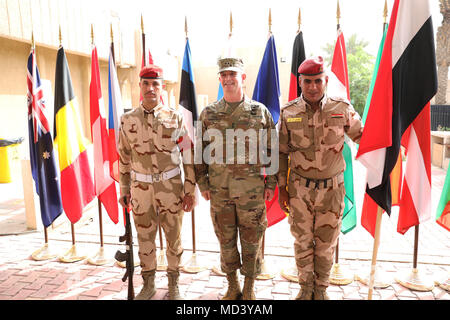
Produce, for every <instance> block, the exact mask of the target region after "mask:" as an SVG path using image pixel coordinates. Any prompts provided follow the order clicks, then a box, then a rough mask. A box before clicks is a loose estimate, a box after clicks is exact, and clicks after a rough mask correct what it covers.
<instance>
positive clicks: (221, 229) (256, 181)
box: [196, 97, 276, 278]
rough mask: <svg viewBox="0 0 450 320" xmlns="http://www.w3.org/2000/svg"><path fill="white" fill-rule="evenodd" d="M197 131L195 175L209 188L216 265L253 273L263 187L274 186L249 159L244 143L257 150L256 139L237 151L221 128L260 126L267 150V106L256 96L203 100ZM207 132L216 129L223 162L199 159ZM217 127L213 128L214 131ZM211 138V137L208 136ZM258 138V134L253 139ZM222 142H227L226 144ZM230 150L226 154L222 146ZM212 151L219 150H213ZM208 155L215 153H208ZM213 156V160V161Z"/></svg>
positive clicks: (272, 127) (263, 222)
mask: <svg viewBox="0 0 450 320" xmlns="http://www.w3.org/2000/svg"><path fill="white" fill-rule="evenodd" d="M199 120H200V122H201V124H202V132H203V134H204V135H205V136H204V137H203V146H202V154H203V157H202V158H203V159H202V163H201V164H199V165H196V177H197V183H198V186H199V189H200V191H202V192H203V191H207V190H209V191H210V192H211V218H212V222H213V225H214V231H215V233H216V236H217V238H218V240H219V242H220V257H221V267H222V271H223V272H225V273H227V274H228V273H231V272H233V271H235V270H237V269H239V268H241V273H242V274H243V275H245V276H248V277H251V278H255V277H256V275H258V274H259V273H260V271H261V270H260V269H261V266H260V262H261V254H260V253H261V250H260V247H261V243H262V237H263V235H264V231H265V229H266V227H267V218H266V208H265V202H264V197H263V196H264V189H265V188H268V189H272V190H274V189H275V187H276V177H275V175H268V176H267V177H266V179H265V178H264V175H263V174H261V172H262V171H261V169H263V168H264V165H263V164H261V161H260V159H257V161H256V163H254V164H252V161H253V160H255V159H253V160H252V159H250V154H251V152H250V148H254V149H253V150H257V146H256V145H251V146H250V144H251V143H249V141H246V142H245V152H244V153H241V152H238V144H239V142H237V139H233V141H229V140H230V139H228V142H227V139H226V135H227V133H226V132H227V130H230V129H231V130H233V132H236V131H237V130H239V129H241V130H243V131H245V130H248V129H250V130H249V131H247V132H250V131H252V132H255V133H256V134H257V135H259V134H260V132H259V130H260V129H266V130H267V131H268V132H267V136H266V135H265V136H264V139H267V140H266V141H267V151H268V153H270V151H271V138H270V131H271V130H275V125H274V123H273V120H272V116H271V114H270V112H269V111H268V110H267V108H266V107H265V106H264V105H263V104H261V103H259V102H256V101H253V100H251V99H249V98H248V97H245V98H244V100H243V101H242V102H240V103H237V104H233V105H230V104H229V103H227V102H226V101H225V100H224V99H222V100H220V101H217V102H214V103H213V104H210V105H208V106H207V107H206V108H205V109H204V110H203V112H202V113H201V115H200V119H199ZM208 130H212V131H211V133H214V132H215V133H221V135H222V137H223V141H222V142H223V143H221V144H220V147H219V148H220V149H221V151H223V155H224V156H223V163H214V161H213V163H210V164H208V162H209V161H208V159H205V154H204V152H203V151H204V150H205V149H206V148H207V147H208V145H210V141H209V140H210V138H211V137H210V135H209V132H208ZM216 130H217V131H216ZM212 140H214V139H212ZM256 141H259V140H256ZM227 145H228V146H227ZM230 146H231V147H232V148H233V150H234V153H232V154H230V152H228V155H227V147H228V149H230ZM216 152H219V151H218V150H216ZM213 156H217V154H214V155H213ZM217 162H219V161H217ZM238 232H239V235H240V239H241V248H242V262H241V259H240V255H239V251H238V248H237V236H238Z"/></svg>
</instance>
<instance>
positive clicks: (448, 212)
mask: <svg viewBox="0 0 450 320" xmlns="http://www.w3.org/2000/svg"><path fill="white" fill-rule="evenodd" d="M436 222H437V223H438V224H439V225H440V226H442V227H444V228H445V229H447V230H448V231H450V170H448V169H447V176H446V178H445V183H444V187H443V188H442V194H441V199H440V200H439V204H438V207H437V210H436Z"/></svg>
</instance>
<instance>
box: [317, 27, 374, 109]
mask: <svg viewBox="0 0 450 320" xmlns="http://www.w3.org/2000/svg"><path fill="white" fill-rule="evenodd" d="M368 44H369V43H368V42H367V41H365V40H359V39H357V36H356V34H352V35H351V36H350V38H348V39H347V40H346V43H345V49H346V51H347V66H348V77H349V81H350V99H351V103H352V105H353V107H354V108H355V110H356V111H357V112H358V113H359V115H360V116H362V115H363V112H364V106H365V104H366V98H367V94H368V92H369V87H370V81H371V80H372V73H373V68H374V63H375V57H374V56H372V55H371V54H369V53H368V52H366V51H365V50H364V49H365V48H366V47H367V45H368ZM334 46H335V43H327V44H326V45H325V46H324V47H322V49H323V50H325V52H326V56H325V57H324V58H325V61H326V62H327V63H328V65H329V66H330V65H331V61H332V60H333V53H334Z"/></svg>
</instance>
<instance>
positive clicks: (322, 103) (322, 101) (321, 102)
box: [301, 93, 328, 110]
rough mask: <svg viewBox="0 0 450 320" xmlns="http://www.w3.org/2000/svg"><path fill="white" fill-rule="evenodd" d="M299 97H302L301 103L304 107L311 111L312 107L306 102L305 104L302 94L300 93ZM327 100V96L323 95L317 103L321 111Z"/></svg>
mask: <svg viewBox="0 0 450 320" xmlns="http://www.w3.org/2000/svg"><path fill="white" fill-rule="evenodd" d="M301 97H302V100H303V102H304V103H305V106H307V107H309V108H311V109H312V106H311V105H310V104H309V103H308V102H306V100H305V98H304V97H303V93H302V95H301ZM327 100H328V97H327V94H326V93H325V94H324V95H323V97H322V99H321V100H320V101H319V107H320V109H321V110H323V106H324V105H325V103H326V102H327Z"/></svg>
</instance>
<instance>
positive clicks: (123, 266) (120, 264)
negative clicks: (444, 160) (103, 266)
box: [116, 260, 141, 268]
mask: <svg viewBox="0 0 450 320" xmlns="http://www.w3.org/2000/svg"><path fill="white" fill-rule="evenodd" d="M116 264H117V265H118V266H119V267H121V268H126V267H127V262H126V261H117V260H116ZM140 265H141V262H140V261H139V260H134V266H135V267H139V266H140Z"/></svg>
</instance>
